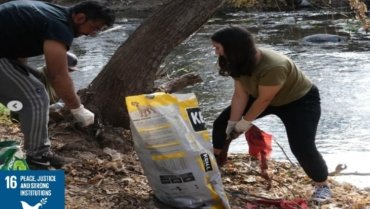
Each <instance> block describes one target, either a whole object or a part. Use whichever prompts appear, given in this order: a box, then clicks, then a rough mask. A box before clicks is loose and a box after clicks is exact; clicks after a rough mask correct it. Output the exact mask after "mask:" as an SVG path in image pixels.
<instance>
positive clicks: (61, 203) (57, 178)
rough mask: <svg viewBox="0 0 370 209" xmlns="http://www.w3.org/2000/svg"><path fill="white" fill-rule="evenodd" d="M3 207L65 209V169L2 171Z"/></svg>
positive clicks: (1, 192)
mask: <svg viewBox="0 0 370 209" xmlns="http://www.w3.org/2000/svg"><path fill="white" fill-rule="evenodd" d="M0 194H1V195H0V202H1V205H2V206H1V208H3V209H65V177H64V171H63V170H53V171H48V170H45V171H41V170H40V171H33V170H32V171H30V170H28V171H0Z"/></svg>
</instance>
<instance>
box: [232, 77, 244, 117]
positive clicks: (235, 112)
mask: <svg viewBox="0 0 370 209" xmlns="http://www.w3.org/2000/svg"><path fill="white" fill-rule="evenodd" d="M248 98H249V94H248V92H246V91H245V90H244V89H243V87H242V85H241V83H240V82H239V81H237V80H234V94H233V97H232V99H231V113H230V119H229V120H230V121H239V120H240V119H241V117H242V115H243V112H244V110H245V108H246V106H247V103H248Z"/></svg>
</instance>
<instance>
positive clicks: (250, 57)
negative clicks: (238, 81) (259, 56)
mask: <svg viewBox="0 0 370 209" xmlns="http://www.w3.org/2000/svg"><path fill="white" fill-rule="evenodd" d="M211 39H212V41H214V42H216V43H219V44H221V45H222V47H223V49H224V56H219V58H218V65H219V67H220V70H219V73H220V75H223V76H231V77H234V78H237V77H240V76H242V75H251V74H252V72H253V68H254V66H255V64H256V53H257V48H256V46H255V43H254V38H253V35H252V34H251V33H250V32H249V31H247V30H246V29H243V28H241V27H239V26H228V27H225V28H222V29H220V30H218V31H216V33H214V34H213V35H212V37H211Z"/></svg>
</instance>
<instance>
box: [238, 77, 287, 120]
mask: <svg viewBox="0 0 370 209" xmlns="http://www.w3.org/2000/svg"><path fill="white" fill-rule="evenodd" d="M282 86H283V84H280V85H275V86H259V87H258V97H257V98H256V100H255V101H254V102H253V104H252V106H251V107H250V108H249V110H248V111H247V113H246V114H245V115H244V117H243V118H244V120H246V121H253V120H255V119H256V118H257V117H258V116H259V115H260V114H261V113H262V112H263V111H264V110H265V109H266V108H267V106H269V104H270V103H271V101H272V100H273V99H274V97H275V96H276V94H277V93H278V92H279V91H280V89H281V87H282Z"/></svg>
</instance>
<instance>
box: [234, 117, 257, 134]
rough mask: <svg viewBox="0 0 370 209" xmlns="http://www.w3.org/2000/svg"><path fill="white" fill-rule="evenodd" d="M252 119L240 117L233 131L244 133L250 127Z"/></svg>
mask: <svg viewBox="0 0 370 209" xmlns="http://www.w3.org/2000/svg"><path fill="white" fill-rule="evenodd" d="M252 125H253V124H252V121H247V120H244V118H243V117H242V119H241V120H240V121H239V122H238V123H237V124H236V125H235V131H236V132H238V133H244V132H246V131H248V130H249V129H250V128H251V127H252Z"/></svg>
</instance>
